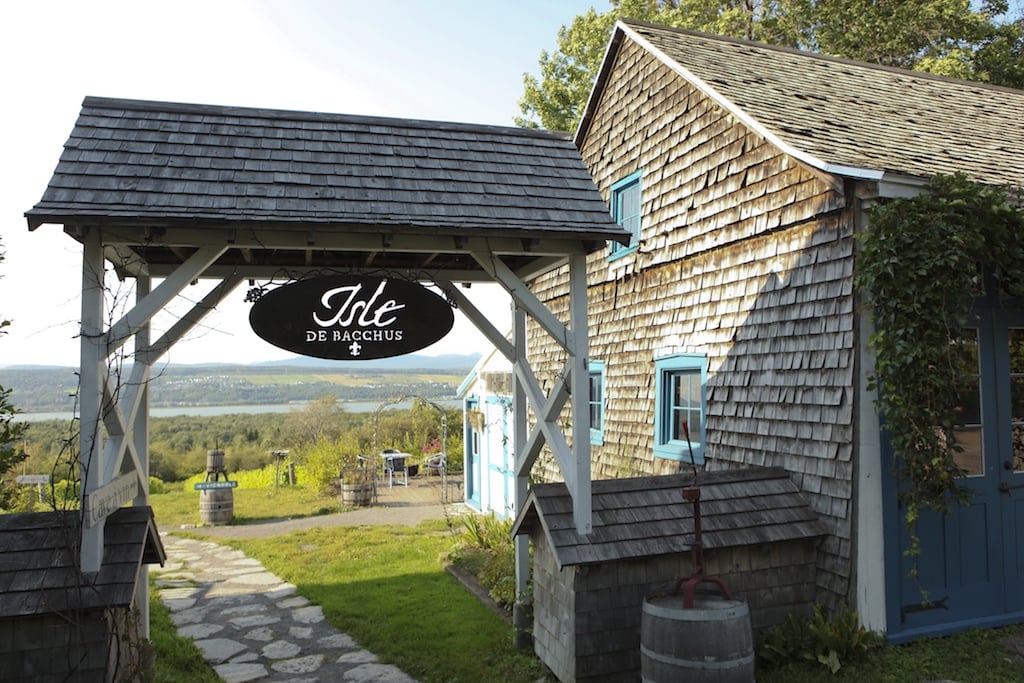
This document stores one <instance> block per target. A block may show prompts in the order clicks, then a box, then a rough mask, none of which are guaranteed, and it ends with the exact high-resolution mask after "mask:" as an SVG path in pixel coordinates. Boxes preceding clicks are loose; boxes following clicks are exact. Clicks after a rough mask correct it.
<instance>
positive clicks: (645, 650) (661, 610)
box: [640, 595, 754, 683]
mask: <svg viewBox="0 0 1024 683" xmlns="http://www.w3.org/2000/svg"><path fill="white" fill-rule="evenodd" d="M640 674H641V678H642V680H643V681H645V683H668V682H669V681H687V682H691V681H692V682H693V683H751V682H752V681H753V680H754V636H753V633H752V631H751V628H750V610H749V609H748V608H747V604H746V603H745V602H742V601H739V600H726V599H725V598H721V597H718V596H713V595H697V596H694V601H693V607H690V608H686V607H683V598H682V596H681V595H668V596H657V597H650V598H647V599H646V600H644V607H643V613H642V615H641V620H640Z"/></svg>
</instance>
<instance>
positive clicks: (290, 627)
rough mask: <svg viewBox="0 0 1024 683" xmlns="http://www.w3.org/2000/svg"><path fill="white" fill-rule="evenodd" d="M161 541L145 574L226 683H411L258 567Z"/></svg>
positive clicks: (235, 554) (229, 554)
mask: <svg viewBox="0 0 1024 683" xmlns="http://www.w3.org/2000/svg"><path fill="white" fill-rule="evenodd" d="M162 540H163V542H164V549H165V550H166V551H167V563H166V565H165V566H164V567H162V568H160V567H153V568H151V572H152V573H153V575H154V577H155V582H156V586H157V590H158V591H159V594H160V599H161V600H163V602H164V604H165V605H167V607H168V608H169V609H170V610H171V620H172V621H173V622H174V625H175V626H176V627H177V629H178V634H179V635H182V636H186V637H189V638H192V640H194V641H195V644H196V645H197V646H198V647H199V649H200V650H201V651H202V653H203V656H204V657H205V658H206V661H207V662H209V663H210V666H212V667H213V669H214V671H216V672H217V674H218V675H219V676H220V677H221V678H222V679H223V680H224V681H227V683H244V682H245V681H292V682H293V683H299V682H302V683H307V682H308V683H313V682H314V681H352V682H353V683H416V681H415V680H414V679H413V678H410V677H409V676H408V675H406V674H405V673H403V672H402V671H400V670H399V669H398V668H396V667H394V666H392V665H390V664H381V663H380V662H379V661H378V660H377V657H376V655H374V654H372V653H370V652H368V651H366V650H364V649H362V648H360V647H359V645H358V643H356V642H355V641H354V640H353V639H352V638H351V637H350V636H348V635H346V634H344V633H339V632H338V631H336V630H335V629H334V628H333V627H332V626H331V625H330V624H329V623H327V621H326V620H325V619H324V615H323V611H322V610H321V609H320V606H319V605H314V604H311V603H310V602H309V601H308V600H306V599H305V598H304V597H302V596H300V595H298V594H297V593H296V588H295V586H294V585H292V584H290V583H285V582H284V581H282V580H281V579H280V578H278V577H277V576H275V575H274V574H271V573H270V572H268V571H267V570H266V569H265V568H264V567H263V565H262V564H260V562H259V561H258V560H254V559H252V558H250V557H247V556H246V555H245V554H244V553H242V552H241V551H239V550H234V549H232V548H228V547H226V546H221V545H217V544H216V543H211V542H209V541H198V540H192V539H184V538H177V537H174V536H164V537H163V539H162Z"/></svg>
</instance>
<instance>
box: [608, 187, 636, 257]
mask: <svg viewBox="0 0 1024 683" xmlns="http://www.w3.org/2000/svg"><path fill="white" fill-rule="evenodd" d="M613 206H614V214H615V221H616V222H617V223H618V224H619V225H621V226H622V227H623V228H624V229H625V230H627V231H628V232H629V233H630V234H631V235H633V238H632V240H630V243H631V244H636V243H637V242H638V241H639V239H640V181H639V180H638V181H636V182H633V183H630V184H629V185H625V186H623V187H620V188H619V189H617V190H615V196H614V198H613Z"/></svg>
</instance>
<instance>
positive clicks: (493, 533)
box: [452, 514, 516, 607]
mask: <svg viewBox="0 0 1024 683" xmlns="http://www.w3.org/2000/svg"><path fill="white" fill-rule="evenodd" d="M460 522H461V524H462V526H463V529H462V532H461V533H460V534H459V536H458V540H457V545H456V547H455V550H454V551H453V552H452V561H453V562H454V563H455V564H456V565H458V566H460V567H462V568H463V569H465V570H466V571H469V572H471V573H473V574H474V575H475V576H476V578H477V580H478V581H479V582H480V585H482V586H484V587H485V588H487V590H488V592H489V593H490V596H491V597H492V598H494V601H495V602H497V603H498V604H499V605H502V606H504V607H510V606H511V605H512V604H513V603H514V602H515V599H516V573H515V543H514V542H513V539H512V520H510V519H506V520H502V519H498V518H497V517H496V516H494V515H493V514H488V515H466V516H464V517H461V518H460Z"/></svg>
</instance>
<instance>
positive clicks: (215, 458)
mask: <svg viewBox="0 0 1024 683" xmlns="http://www.w3.org/2000/svg"><path fill="white" fill-rule="evenodd" d="M206 471H207V472H223V471H224V451H222V450H220V449H217V450H213V451H206Z"/></svg>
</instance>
